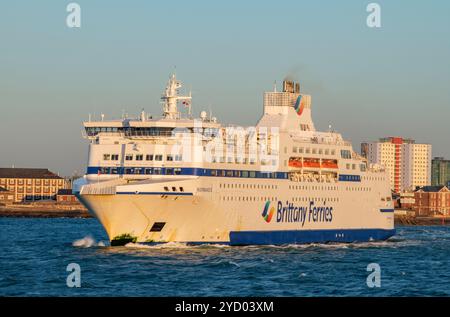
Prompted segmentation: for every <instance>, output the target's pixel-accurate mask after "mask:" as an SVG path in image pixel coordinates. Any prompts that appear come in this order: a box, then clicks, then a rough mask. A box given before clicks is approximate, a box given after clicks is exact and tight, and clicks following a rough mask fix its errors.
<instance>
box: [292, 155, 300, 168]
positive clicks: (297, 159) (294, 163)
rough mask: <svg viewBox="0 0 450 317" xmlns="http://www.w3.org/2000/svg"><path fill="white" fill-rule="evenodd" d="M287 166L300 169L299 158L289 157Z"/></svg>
mask: <svg viewBox="0 0 450 317" xmlns="http://www.w3.org/2000/svg"><path fill="white" fill-rule="evenodd" d="M289 166H290V167H296V168H302V159H301V158H299V157H291V158H290V159H289Z"/></svg>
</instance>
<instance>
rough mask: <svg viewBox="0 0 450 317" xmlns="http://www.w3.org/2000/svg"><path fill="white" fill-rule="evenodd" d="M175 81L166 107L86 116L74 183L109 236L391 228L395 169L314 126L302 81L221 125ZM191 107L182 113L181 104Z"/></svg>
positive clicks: (297, 236) (366, 232)
mask: <svg viewBox="0 0 450 317" xmlns="http://www.w3.org/2000/svg"><path fill="white" fill-rule="evenodd" d="M180 88H181V82H180V81H178V80H177V79H176V77H175V75H172V76H171V77H170V79H169V82H168V84H167V87H166V89H165V92H164V95H163V96H162V97H161V100H162V102H163V115H162V117H161V118H153V117H150V116H148V115H147V114H146V113H145V112H142V113H141V115H140V117H139V118H134V119H133V118H127V117H124V118H122V119H120V120H101V121H88V122H85V123H84V128H85V137H86V138H87V139H89V141H90V144H89V160H88V167H87V173H86V175H85V176H84V177H83V178H81V179H79V180H77V181H76V182H75V186H74V192H75V193H76V195H77V196H78V198H79V199H80V201H81V202H82V203H83V204H84V205H85V206H86V207H87V208H88V209H89V210H90V212H92V213H93V214H94V215H95V216H96V217H97V218H98V219H99V221H100V222H101V223H102V225H103V227H104V228H105V230H106V232H107V234H108V236H109V238H110V240H111V244H112V245H118V244H124V243H127V242H130V241H133V242H139V243H165V242H182V243H194V244H196V243H224V244H232V245H248V244H289V243H312V242H356V241H369V240H384V239H387V238H389V237H390V236H392V235H393V234H394V233H395V229H394V215H393V202H392V199H391V192H390V187H389V179H388V177H389V176H388V174H387V172H386V171H385V169H384V168H383V167H381V166H377V165H369V164H368V163H367V161H366V159H365V158H363V157H361V156H360V155H358V154H357V153H356V152H355V151H353V149H352V146H351V144H350V143H349V142H348V141H345V140H344V139H343V138H342V136H341V135H340V134H339V133H337V132H334V131H331V129H330V131H326V132H320V131H316V129H315V127H314V124H313V121H312V117H311V97H310V96H309V95H305V94H303V93H301V92H300V85H299V83H295V82H293V81H284V82H283V89H282V91H279V92H278V91H276V89H275V90H274V91H272V92H266V93H265V94H264V110H263V115H262V117H261V118H260V120H259V122H258V123H257V125H256V126H255V127H236V126H224V125H222V124H220V123H219V122H218V121H217V119H216V118H214V117H211V116H210V115H208V114H207V113H206V112H205V111H202V112H201V114H200V117H199V118H196V119H194V118H192V117H191V108H190V107H191V98H192V97H191V95H190V94H189V95H187V96H180V95H179V90H180ZM180 104H182V105H183V106H185V107H186V108H188V115H187V116H182V115H181V113H180V111H179V109H178V106H179V105H180Z"/></svg>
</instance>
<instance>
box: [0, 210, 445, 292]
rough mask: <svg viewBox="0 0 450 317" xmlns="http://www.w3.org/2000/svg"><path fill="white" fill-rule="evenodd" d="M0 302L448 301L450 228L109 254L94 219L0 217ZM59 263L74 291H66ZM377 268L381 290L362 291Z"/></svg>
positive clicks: (145, 248)
mask: <svg viewBox="0 0 450 317" xmlns="http://www.w3.org/2000/svg"><path fill="white" fill-rule="evenodd" d="M0 250H1V252H0V295H3V296H5V295H6V296H48V295H53V296H223V295H228V296H317V295H322V296H336V295H339V296H351V295H356V296H358V295H361V296H386V295H388V296H389V295H397V296H406V295H412V296H419V295H430V296H437V295H444V296H448V295H450V227H399V228H398V230H397V235H396V236H395V237H393V238H391V239H390V240H389V241H386V242H373V243H363V244H330V245H305V246H283V247H276V246H268V247H228V246H195V247H188V246H185V245H177V244H167V245H162V246H159V247H149V246H139V245H128V246H126V247H109V246H108V242H107V237H106V234H105V233H104V231H103V229H102V227H101V226H100V224H99V223H98V222H97V221H96V220H95V219H15V218H0ZM69 263H78V264H79V265H80V267H81V287H80V288H69V287H67V285H66V278H67V275H68V274H69V272H67V271H66V268H67V265H68V264H69ZM369 263H378V264H379V265H380V267H381V287H380V288H369V287H367V284H366V278H367V276H368V274H369V272H367V265H368V264H369Z"/></svg>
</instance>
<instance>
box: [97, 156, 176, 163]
mask: <svg viewBox="0 0 450 317" xmlns="http://www.w3.org/2000/svg"><path fill="white" fill-rule="evenodd" d="M103 160H104V161H118V160H119V154H103ZM133 160H134V161H144V154H136V155H133V154H126V155H125V161H133ZM145 160H146V161H162V160H163V155H162V154H155V155H154V154H146V155H145ZM182 160H183V158H182V156H181V154H177V155H171V154H168V155H167V156H166V161H168V162H173V161H176V162H181V161H182Z"/></svg>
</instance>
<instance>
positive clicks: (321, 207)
mask: <svg viewBox="0 0 450 317" xmlns="http://www.w3.org/2000/svg"><path fill="white" fill-rule="evenodd" d="M275 211H276V212H277V216H276V222H298V223H301V225H302V227H303V226H304V225H305V223H306V222H309V223H314V222H331V221H333V207H332V206H327V202H326V201H323V203H320V202H315V201H310V202H309V204H307V205H303V206H299V205H295V204H294V203H290V202H289V201H286V203H285V204H283V202H281V201H278V203H277V208H276V210H275V207H274V206H272V207H270V201H267V202H266V204H265V205H264V211H263V212H262V217H263V218H264V220H265V221H266V222H267V223H269V222H270V221H271V220H272V218H273V215H274V214H275Z"/></svg>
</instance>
